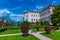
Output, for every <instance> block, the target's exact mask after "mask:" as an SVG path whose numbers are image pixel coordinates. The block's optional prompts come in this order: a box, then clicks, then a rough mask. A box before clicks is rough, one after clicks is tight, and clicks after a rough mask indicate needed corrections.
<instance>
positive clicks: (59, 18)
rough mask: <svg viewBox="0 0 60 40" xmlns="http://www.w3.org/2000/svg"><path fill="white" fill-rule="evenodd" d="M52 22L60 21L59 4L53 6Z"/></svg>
mask: <svg viewBox="0 0 60 40" xmlns="http://www.w3.org/2000/svg"><path fill="white" fill-rule="evenodd" d="M52 22H53V23H60V5H58V6H57V7H55V9H54V12H53V15H52Z"/></svg>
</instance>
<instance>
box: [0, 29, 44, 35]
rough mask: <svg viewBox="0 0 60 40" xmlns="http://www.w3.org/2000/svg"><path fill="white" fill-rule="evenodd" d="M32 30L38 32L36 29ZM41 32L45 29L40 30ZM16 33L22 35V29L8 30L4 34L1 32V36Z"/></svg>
mask: <svg viewBox="0 0 60 40" xmlns="http://www.w3.org/2000/svg"><path fill="white" fill-rule="evenodd" d="M31 30H37V29H36V28H31ZM39 31H40V32H42V31H44V29H43V28H40V29H39ZM15 33H21V29H8V30H5V31H3V32H0V34H15Z"/></svg>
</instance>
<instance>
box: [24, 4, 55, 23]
mask: <svg viewBox="0 0 60 40" xmlns="http://www.w3.org/2000/svg"><path fill="white" fill-rule="evenodd" d="M54 7H55V6H54V5H53V3H52V5H49V6H47V7H46V8H44V9H43V10H41V11H40V12H34V11H28V12H25V14H24V21H28V22H37V21H48V22H50V23H51V15H52V14H53V10H54Z"/></svg>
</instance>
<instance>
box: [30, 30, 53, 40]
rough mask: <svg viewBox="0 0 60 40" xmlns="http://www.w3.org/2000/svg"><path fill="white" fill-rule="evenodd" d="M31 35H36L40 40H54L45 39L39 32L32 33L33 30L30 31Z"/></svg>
mask: <svg viewBox="0 0 60 40" xmlns="http://www.w3.org/2000/svg"><path fill="white" fill-rule="evenodd" d="M29 33H30V34H32V35H34V36H35V37H37V38H39V39H40V40H52V39H50V38H48V37H45V36H43V35H41V34H40V33H39V32H33V33H31V30H30V31H29Z"/></svg>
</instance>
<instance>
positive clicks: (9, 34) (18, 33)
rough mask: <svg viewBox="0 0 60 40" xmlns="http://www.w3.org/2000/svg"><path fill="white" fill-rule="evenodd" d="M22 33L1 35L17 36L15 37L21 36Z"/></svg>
mask: <svg viewBox="0 0 60 40" xmlns="http://www.w3.org/2000/svg"><path fill="white" fill-rule="evenodd" d="M21 34H22V33H17V34H4V35H0V37H3V36H15V35H21Z"/></svg>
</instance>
